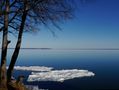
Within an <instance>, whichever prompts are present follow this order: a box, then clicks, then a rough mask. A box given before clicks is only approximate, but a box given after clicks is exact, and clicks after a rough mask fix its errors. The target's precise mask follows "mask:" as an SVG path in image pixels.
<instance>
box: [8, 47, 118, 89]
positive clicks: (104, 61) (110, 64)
mask: <svg viewBox="0 0 119 90" xmlns="http://www.w3.org/2000/svg"><path fill="white" fill-rule="evenodd" d="M11 52H12V50H9V53H8V59H9V58H10V56H11ZM8 63H9V61H8ZM16 65H21V66H24V65H25V66H31V65H38V66H50V67H54V69H86V70H89V71H92V72H94V73H95V74H96V75H95V76H94V77H84V78H76V79H71V80H67V81H64V82H63V83H58V82H33V83H28V82H26V81H25V83H26V84H34V85H39V87H40V88H46V89H49V90H119V50H33V49H27V50H26V49H22V50H21V51H20V55H19V58H18V61H17V63H16ZM18 74H23V75H25V76H26V77H27V76H28V75H29V74H30V72H27V71H16V72H15V73H14V75H15V76H17V75H18Z"/></svg>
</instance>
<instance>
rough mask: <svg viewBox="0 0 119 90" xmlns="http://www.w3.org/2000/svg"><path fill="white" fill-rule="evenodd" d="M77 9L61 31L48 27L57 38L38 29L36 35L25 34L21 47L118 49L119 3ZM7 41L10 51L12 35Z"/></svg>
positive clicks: (102, 1)
mask: <svg viewBox="0 0 119 90" xmlns="http://www.w3.org/2000/svg"><path fill="white" fill-rule="evenodd" d="M76 1H77V3H79V0H76ZM78 5H79V6H78V9H77V10H76V11H75V13H76V14H75V18H74V19H72V20H68V21H65V22H63V23H60V24H59V26H60V27H61V28H62V31H59V30H57V29H56V28H54V27H52V26H51V29H52V30H54V31H55V33H56V37H53V35H52V34H51V32H50V31H49V30H48V29H47V28H44V27H41V28H40V29H41V30H40V31H39V32H37V33H34V34H31V33H24V36H23V42H22V47H32V48H34V47H39V48H43V47H49V48H119V0H96V2H92V3H87V4H82V5H80V4H78ZM39 27H40V25H39ZM10 38H11V39H12V43H11V44H10V46H9V47H13V46H14V43H15V40H16V38H15V37H13V36H12V35H10Z"/></svg>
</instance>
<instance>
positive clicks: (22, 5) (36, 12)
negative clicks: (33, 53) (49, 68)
mask: <svg viewBox="0 0 119 90" xmlns="http://www.w3.org/2000/svg"><path fill="white" fill-rule="evenodd" d="M0 6H2V9H1V10H2V11H1V13H0V31H3V40H2V41H3V42H2V57H1V70H0V85H1V87H3V88H4V87H6V83H7V81H8V82H9V81H10V79H11V76H12V73H13V68H14V65H15V63H16V60H17V57H18V54H19V51H20V47H21V42H22V36H23V32H28V31H34V29H37V30H38V27H39V26H38V25H41V24H43V25H45V26H48V24H53V25H54V26H55V27H57V28H59V26H58V24H57V22H60V21H62V20H67V19H70V18H72V0H11V1H10V2H9V0H5V1H3V4H0ZM4 8H5V9H4ZM37 26H38V27H37ZM8 32H9V33H12V34H14V33H16V32H18V37H17V43H16V46H15V49H14V52H13V55H12V57H11V62H10V65H9V68H8V70H7V78H6V56H7V46H8V44H9V42H10V41H8V38H7V36H8Z"/></svg>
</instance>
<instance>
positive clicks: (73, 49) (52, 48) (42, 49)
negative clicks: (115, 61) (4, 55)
mask: <svg viewBox="0 0 119 90" xmlns="http://www.w3.org/2000/svg"><path fill="white" fill-rule="evenodd" d="M0 49H2V48H0ZM8 49H15V48H8ZM20 49H41V50H119V48H37V47H36V48H35V47H33V48H20Z"/></svg>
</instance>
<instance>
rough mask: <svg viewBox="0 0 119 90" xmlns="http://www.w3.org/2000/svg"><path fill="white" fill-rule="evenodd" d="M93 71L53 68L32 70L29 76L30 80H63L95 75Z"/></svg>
mask: <svg viewBox="0 0 119 90" xmlns="http://www.w3.org/2000/svg"><path fill="white" fill-rule="evenodd" d="M94 75H95V74H94V73H93V72H90V71H88V70H78V69H71V70H53V71H48V72H32V73H31V75H29V77H28V81H29V82H32V81H57V82H63V81H65V80H68V79H74V78H81V77H90V76H94Z"/></svg>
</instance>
